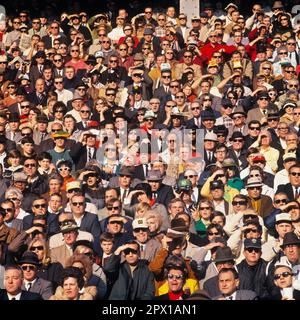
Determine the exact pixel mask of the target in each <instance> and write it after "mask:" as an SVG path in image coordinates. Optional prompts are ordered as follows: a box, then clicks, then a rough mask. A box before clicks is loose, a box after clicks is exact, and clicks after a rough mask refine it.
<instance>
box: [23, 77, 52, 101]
mask: <svg viewBox="0 0 300 320" xmlns="http://www.w3.org/2000/svg"><path fill="white" fill-rule="evenodd" d="M28 100H29V102H31V103H32V104H34V105H35V106H38V105H41V106H43V107H45V106H47V93H46V86H45V80H44V79H42V78H38V79H37V80H36V81H35V90H34V91H33V92H32V93H30V94H29V95H28Z"/></svg>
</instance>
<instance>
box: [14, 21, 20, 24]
mask: <svg viewBox="0 0 300 320" xmlns="http://www.w3.org/2000/svg"><path fill="white" fill-rule="evenodd" d="M13 23H14V24H21V22H18V21H14V22H13Z"/></svg>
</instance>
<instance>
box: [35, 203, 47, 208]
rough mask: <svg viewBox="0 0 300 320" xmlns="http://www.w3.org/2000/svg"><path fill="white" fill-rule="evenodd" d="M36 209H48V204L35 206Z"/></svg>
mask: <svg viewBox="0 0 300 320" xmlns="http://www.w3.org/2000/svg"><path fill="white" fill-rule="evenodd" d="M33 207H34V208H35V209H45V208H46V207H47V204H46V203H43V204H35V205H34V206H33Z"/></svg>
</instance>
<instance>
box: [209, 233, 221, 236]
mask: <svg viewBox="0 0 300 320" xmlns="http://www.w3.org/2000/svg"><path fill="white" fill-rule="evenodd" d="M219 234H220V232H208V235H209V236H218V235H219Z"/></svg>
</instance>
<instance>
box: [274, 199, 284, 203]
mask: <svg viewBox="0 0 300 320" xmlns="http://www.w3.org/2000/svg"><path fill="white" fill-rule="evenodd" d="M274 203H276V204H279V203H284V204H287V199H277V200H275V201H274Z"/></svg>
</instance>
